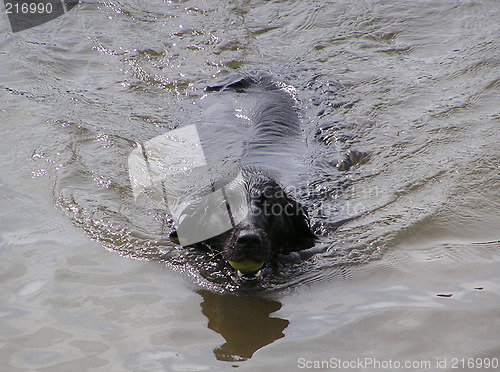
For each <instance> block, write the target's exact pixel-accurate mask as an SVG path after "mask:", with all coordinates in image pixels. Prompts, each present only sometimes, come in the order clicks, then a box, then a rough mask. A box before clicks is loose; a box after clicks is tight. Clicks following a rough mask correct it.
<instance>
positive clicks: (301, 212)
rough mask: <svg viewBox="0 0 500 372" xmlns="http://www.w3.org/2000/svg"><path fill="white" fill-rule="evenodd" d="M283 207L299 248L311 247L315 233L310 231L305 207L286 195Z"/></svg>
mask: <svg viewBox="0 0 500 372" xmlns="http://www.w3.org/2000/svg"><path fill="white" fill-rule="evenodd" d="M285 208H286V214H287V216H288V218H289V219H290V221H291V223H292V227H293V231H294V234H295V240H296V241H297V243H298V245H299V247H300V248H301V249H305V248H310V247H312V246H313V245H314V240H315V239H316V235H315V234H314V233H313V232H312V231H311V223H310V220H309V215H308V214H307V211H306V209H305V208H304V207H303V206H302V205H301V204H300V203H299V202H297V201H295V200H293V199H291V198H289V197H287V206H286V207H285Z"/></svg>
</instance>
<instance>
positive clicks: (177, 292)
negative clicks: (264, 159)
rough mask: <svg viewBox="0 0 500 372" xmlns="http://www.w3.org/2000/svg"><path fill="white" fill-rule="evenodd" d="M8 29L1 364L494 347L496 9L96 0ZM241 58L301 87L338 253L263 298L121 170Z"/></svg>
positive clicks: (440, 359) (153, 362) (133, 363)
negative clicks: (150, 203)
mask: <svg viewBox="0 0 500 372" xmlns="http://www.w3.org/2000/svg"><path fill="white" fill-rule="evenodd" d="M0 30H1V33H2V35H5V36H4V37H3V38H2V41H1V42H0V43H1V47H0V58H1V64H0V66H1V67H0V76H1V80H0V87H1V90H0V92H1V93H0V95H1V101H0V102H1V103H0V120H1V126H2V136H1V138H0V148H1V149H2V152H1V154H2V156H1V158H0V194H1V197H0V282H1V284H2V285H1V289H0V294H1V298H2V303H1V305H0V318H1V322H0V346H1V347H0V365H1V366H2V371H32V370H37V371H38V370H40V371H43V370H50V371H67V370H71V371H75V370H77V371H78V370H85V371H86V370H90V369H92V368H93V369H95V370H106V371H124V370H135V371H162V370H167V371H178V370H180V371H186V370H225V369H232V368H234V367H238V368H239V369H240V370H244V371H245V370H248V371H255V370H270V369H272V370H287V371H288V370H297V369H298V370H301V369H305V367H308V366H309V367H314V366H321V365H320V364H318V363H323V365H322V366H323V367H331V369H338V368H337V367H339V360H340V361H344V362H352V361H357V360H358V358H361V360H362V361H364V362H366V363H365V364H359V363H358V364H356V363H354V364H348V365H347V367H352V368H344V369H345V370H387V369H389V368H388V367H389V366H388V365H387V364H385V365H382V363H389V360H392V361H393V362H400V363H404V362H410V364H409V367H410V368H408V369H409V370H419V371H420V370H426V371H435V370H457V369H458V370H467V368H464V367H466V366H467V365H466V364H463V363H467V361H469V360H468V359H467V358H470V357H471V358H476V359H474V360H473V363H474V364H473V366H474V367H476V366H479V363H483V364H482V365H483V366H486V365H487V363H488V362H491V361H493V362H494V359H493V358H500V342H499V339H498V334H499V331H500V313H499V310H498V308H499V303H500V285H499V284H498V283H499V282H500V281H499V279H500V277H499V274H498V273H499V272H500V266H499V257H500V243H499V241H500V236H499V232H498V231H499V222H498V221H499V220H500V212H499V211H500V208H499V205H500V197H499V195H500V193H499V191H500V184H499V177H498V176H499V171H500V156H499V153H500V151H499V150H500V145H499V144H498V139H497V133H498V125H499V124H500V120H499V119H500V109H499V107H500V99H499V90H500V89H499V88H500V80H499V75H498V71H499V65H500V60H499V58H498V56H499V55H500V43H499V42H498V35H499V34H500V5H499V4H498V2H496V1H493V0H492V1H484V2H472V1H442V2H439V3H435V2H428V1H412V2H410V1H398V2H382V1H379V2H377V1H359V2H342V3H333V2H318V1H302V2H294V1H279V2H268V1H252V2H248V1H236V2H223V1H204V2H200V1H170V2H163V1H149V2H147V3H146V2H137V1H127V2H109V1H105V2H94V1H92V2H90V1H88V2H83V3H81V4H80V5H79V6H78V7H77V8H75V9H73V10H72V11H71V12H69V13H68V14H66V15H64V16H63V17H60V18H58V19H56V20H54V21H51V22H49V23H46V24H44V25H42V26H38V27H36V28H33V29H29V30H26V31H23V32H20V33H16V34H12V33H11V32H10V26H9V25H8V23H7V19H6V17H3V20H2V21H1V22H0ZM234 69H246V70H259V71H267V72H270V73H272V74H273V75H274V76H276V77H277V78H278V79H280V80H281V81H283V82H284V83H285V84H287V85H288V86H289V87H293V88H294V90H293V91H295V92H296V93H295V95H296V96H295V98H296V100H297V107H298V109H299V111H300V113H301V119H302V123H303V126H304V136H305V139H306V141H307V144H308V151H307V154H306V158H307V159H308V168H309V169H310V172H311V173H310V174H309V178H308V180H307V183H306V184H305V185H302V186H303V187H305V188H306V189H307V190H306V191H308V194H306V195H304V202H305V203H306V204H307V205H308V207H309V210H310V211H311V214H312V215H313V221H314V224H315V228H316V230H317V232H318V234H320V235H321V237H322V238H321V239H322V240H321V241H322V244H325V245H327V246H328V247H329V249H328V250H327V251H326V252H325V253H323V254H320V255H316V256H315V257H313V258H311V259H309V260H307V261H304V262H302V263H299V264H296V265H292V266H290V267H287V268H283V270H282V272H281V273H280V274H279V275H277V276H275V277H272V278H270V280H269V281H268V283H267V284H266V285H265V286H264V288H263V290H262V291H258V293H252V294H247V295H241V294H238V293H240V290H239V289H238V288H237V286H236V285H235V284H234V283H232V282H231V281H228V280H227V279H226V277H225V275H224V272H221V271H220V267H219V266H218V265H217V263H216V260H214V259H213V257H207V256H206V255H203V254H199V253H198V252H195V251H192V250H184V249H180V248H179V247H176V246H175V245H173V244H172V243H170V242H169V241H168V239H167V238H166V234H167V233H168V232H169V230H170V229H169V227H170V224H171V221H169V220H168V219H167V218H166V217H165V215H164V213H163V210H162V209H161V208H158V209H147V208H141V207H140V206H137V205H136V204H135V203H134V202H133V198H132V197H131V187H130V184H129V180H128V169H127V156H128V154H129V153H130V151H132V149H133V148H134V146H135V145H136V142H144V141H147V140H149V139H151V138H153V137H155V136H157V135H159V134H162V133H164V132H166V131H168V130H171V129H173V128H176V127H178V126H179V125H181V124H185V121H186V120H202V118H203V117H202V116H200V115H202V114H200V113H197V107H198V104H199V102H200V99H201V98H202V96H203V94H204V92H203V88H204V86H205V85H206V84H207V83H208V82H209V81H210V79H211V77H212V76H217V75H220V74H221V73H224V72H228V71H231V70H234ZM197 115H198V116H197ZM188 118H189V119H188ZM349 151H356V152H359V153H360V154H363V155H364V157H363V159H362V161H360V163H359V164H357V165H354V166H353V167H351V168H350V169H349V170H347V171H345V170H339V169H338V168H337V164H338V163H339V162H342V160H343V159H345V157H346V154H348V153H349ZM308 195H309V196H308ZM345 218H352V220H350V221H349V222H348V223H346V224H343V225H342V226H340V227H339V229H338V230H336V231H332V230H333V229H332V225H334V224H335V223H336V222H338V221H341V220H343V219H345ZM365 358H367V359H365ZM453 358H455V359H453ZM462 358H465V359H462ZM477 358H479V359H477ZM369 361H371V362H372V363H369ZM374 362H379V364H378V365H377V364H374ZM314 363H317V364H314ZM335 363H337V364H335ZM461 363H462V364H461ZM341 366H342V365H341ZM344 366H345V365H344ZM393 366H394V365H393ZM301 367H304V368H301ZM454 367H457V368H454ZM471 369H472V368H470V369H468V370H471ZM484 369H487V368H484ZM489 370H492V368H489Z"/></svg>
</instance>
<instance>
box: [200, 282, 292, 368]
mask: <svg viewBox="0 0 500 372" xmlns="http://www.w3.org/2000/svg"><path fill="white" fill-rule="evenodd" d="M200 295H201V296H202V297H203V302H202V303H201V309H202V312H203V314H204V315H205V316H206V317H207V318H208V328H210V329H212V330H214V331H215V332H217V333H219V334H220V335H221V336H222V337H224V339H225V340H226V342H225V343H224V344H222V345H221V346H220V347H218V348H216V349H214V354H215V356H216V358H217V359H218V360H223V361H243V360H246V359H249V358H251V357H252V355H253V353H254V352H255V351H257V350H258V349H260V348H262V347H264V346H266V345H269V344H270V343H272V342H274V341H276V340H278V339H280V338H282V337H284V336H285V335H284V333H283V331H284V330H285V328H286V327H288V324H289V323H290V322H289V321H288V320H286V319H281V318H277V317H272V316H271V315H272V314H273V313H274V312H276V311H278V310H279V309H280V308H281V303H279V302H278V301H275V300H272V299H268V298H264V297H259V296H235V295H231V294H218V293H213V292H208V291H201V292H200Z"/></svg>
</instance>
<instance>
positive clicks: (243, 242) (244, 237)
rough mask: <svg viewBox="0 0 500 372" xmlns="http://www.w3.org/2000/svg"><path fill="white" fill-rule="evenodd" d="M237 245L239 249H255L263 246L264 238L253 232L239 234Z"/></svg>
mask: <svg viewBox="0 0 500 372" xmlns="http://www.w3.org/2000/svg"><path fill="white" fill-rule="evenodd" d="M236 244H237V245H238V247H239V248H254V247H258V246H260V245H261V244H262V236H261V235H260V234H259V233H257V232H253V231H245V232H242V233H240V234H239V236H238V239H237V240H236Z"/></svg>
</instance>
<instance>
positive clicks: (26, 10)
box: [5, 2, 53, 14]
mask: <svg viewBox="0 0 500 372" xmlns="http://www.w3.org/2000/svg"><path fill="white" fill-rule="evenodd" d="M52 9H53V8H52V4H51V3H46V4H44V3H17V2H16V3H11V2H6V3H5V10H6V11H7V14H50V13H52Z"/></svg>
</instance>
